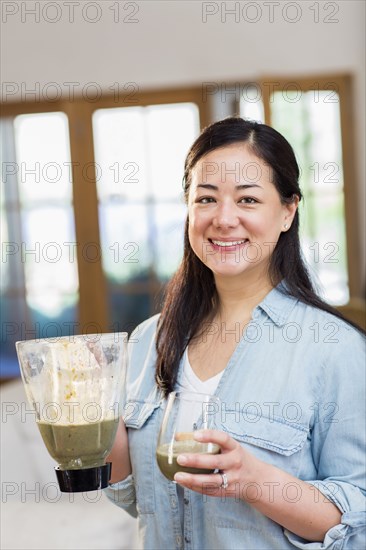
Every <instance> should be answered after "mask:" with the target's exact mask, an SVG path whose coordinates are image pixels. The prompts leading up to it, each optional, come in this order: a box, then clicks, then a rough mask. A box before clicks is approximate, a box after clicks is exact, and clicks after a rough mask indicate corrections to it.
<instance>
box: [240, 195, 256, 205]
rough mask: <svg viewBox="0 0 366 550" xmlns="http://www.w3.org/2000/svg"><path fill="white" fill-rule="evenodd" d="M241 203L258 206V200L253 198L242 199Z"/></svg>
mask: <svg viewBox="0 0 366 550" xmlns="http://www.w3.org/2000/svg"><path fill="white" fill-rule="evenodd" d="M239 202H241V203H244V204H257V202H258V201H257V199H254V198H253V197H243V198H242V199H240V201H239Z"/></svg>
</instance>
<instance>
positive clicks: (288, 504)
mask: <svg viewBox="0 0 366 550" xmlns="http://www.w3.org/2000/svg"><path fill="white" fill-rule="evenodd" d="M194 438H195V439H196V440H197V441H200V442H201V443H209V442H211V443H217V444H218V445H220V447H221V454H218V455H204V454H188V453H187V454H182V455H179V456H178V464H181V465H182V466H183V465H184V466H188V467H192V468H207V469H212V470H214V469H216V468H218V469H220V471H221V472H223V473H225V476H222V475H221V474H220V473H218V474H209V475H201V474H187V473H181V472H178V473H177V474H175V476H174V479H175V481H176V482H177V483H179V484H180V485H183V486H184V487H186V488H187V489H191V490H192V491H196V492H198V493H202V494H204V495H208V496H211V497H215V496H216V497H221V498H227V497H232V498H236V499H237V500H238V499H239V498H240V499H242V500H244V501H245V502H247V503H248V504H250V505H251V506H253V507H254V508H256V509H257V510H258V511H259V512H261V513H262V514H264V515H265V516H267V517H269V518H271V519H272V520H273V521H275V522H276V523H279V524H280V525H282V527H285V528H286V529H288V530H289V531H291V532H292V533H295V534H296V535H299V536H300V537H302V538H304V539H305V540H308V541H317V542H321V541H323V540H324V537H325V534H326V532H327V531H328V530H329V529H330V528H331V527H333V526H335V525H338V524H339V523H340V522H341V515H342V514H341V511H340V510H339V509H338V508H337V507H336V506H335V505H334V504H333V503H332V502H331V501H330V500H328V499H327V498H326V497H325V496H324V495H323V494H322V493H321V492H320V491H319V490H318V489H317V488H316V487H314V486H313V485H311V484H309V483H306V482H305V481H302V480H301V479H298V478H296V477H293V476H292V475H290V474H288V473H287V472H285V471H283V470H280V469H279V468H276V467H275V466H272V465H271V464H267V463H266V462H263V461H262V460H259V459H258V458H256V457H255V456H253V455H252V453H250V452H249V451H247V450H246V449H245V448H244V447H242V446H241V445H240V443H238V442H237V441H235V439H233V438H232V437H230V436H229V435H228V434H226V433H225V432H220V431H217V430H204V431H197V432H195V434H194ZM225 479H226V480H227V486H226V487H225V488H224V487H223V486H222V485H223V481H224V480H225ZM288 487H293V488H295V489H296V498H292V497H291V498H290V497H289V495H288V493H287V490H285V489H286V488H288Z"/></svg>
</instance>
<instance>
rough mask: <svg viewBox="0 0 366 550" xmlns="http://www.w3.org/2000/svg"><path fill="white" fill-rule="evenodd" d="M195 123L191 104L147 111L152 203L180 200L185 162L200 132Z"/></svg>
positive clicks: (193, 109) (193, 107)
mask: <svg viewBox="0 0 366 550" xmlns="http://www.w3.org/2000/svg"><path fill="white" fill-rule="evenodd" d="M198 120H199V119H198V108H197V106H196V105H194V104H193V103H181V104H173V105H154V106H151V107H148V108H147V131H148V133H147V137H148V146H149V172H150V174H151V193H152V194H153V196H154V197H155V199H157V200H162V201H164V200H167V199H179V198H180V197H181V195H182V178H183V173H184V159H185V157H186V155H187V152H188V149H189V147H190V146H191V145H192V143H193V141H194V139H195V138H196V136H197V133H198V131H199V124H198Z"/></svg>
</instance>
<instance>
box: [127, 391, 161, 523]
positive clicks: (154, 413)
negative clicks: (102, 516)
mask: <svg viewBox="0 0 366 550" xmlns="http://www.w3.org/2000/svg"><path fill="white" fill-rule="evenodd" d="M160 405H161V401H160V400H153V401H141V400H136V399H129V400H128V401H127V403H126V405H125V408H124V421H125V424H126V427H127V428H128V443H129V451H130V457H131V463H132V464H133V471H132V474H133V476H134V479H135V490H136V506H137V511H138V512H139V513H140V514H153V513H154V512H155V480H154V475H155V470H156V469H155V467H154V463H155V461H156V458H155V452H156V444H157V437H158V431H159V425H160V422H159V418H158V417H159V410H160Z"/></svg>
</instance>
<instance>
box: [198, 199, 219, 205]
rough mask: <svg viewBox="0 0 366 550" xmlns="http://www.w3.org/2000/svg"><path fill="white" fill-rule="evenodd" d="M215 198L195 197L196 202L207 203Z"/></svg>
mask: <svg viewBox="0 0 366 550" xmlns="http://www.w3.org/2000/svg"><path fill="white" fill-rule="evenodd" d="M214 200H215V199H213V198H212V197H201V198H200V199H197V202H199V203H200V204H208V203H210V202H213V201H214Z"/></svg>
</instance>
